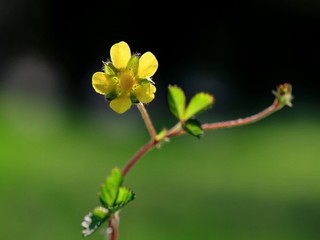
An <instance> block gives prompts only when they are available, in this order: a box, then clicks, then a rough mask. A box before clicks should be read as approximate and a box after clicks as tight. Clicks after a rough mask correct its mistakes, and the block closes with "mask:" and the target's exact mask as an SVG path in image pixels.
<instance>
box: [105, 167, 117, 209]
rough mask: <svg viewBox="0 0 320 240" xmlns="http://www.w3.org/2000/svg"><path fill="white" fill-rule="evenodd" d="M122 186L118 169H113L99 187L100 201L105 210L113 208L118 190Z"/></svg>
mask: <svg viewBox="0 0 320 240" xmlns="http://www.w3.org/2000/svg"><path fill="white" fill-rule="evenodd" d="M121 184H122V174H121V171H120V169H119V168H114V169H112V171H111V174H110V176H109V177H107V179H106V181H105V183H104V184H103V185H102V187H101V191H100V201H101V203H102V204H103V205H104V207H106V208H110V207H113V205H114V203H115V201H116V198H117V195H118V191H119V188H120V186H121Z"/></svg>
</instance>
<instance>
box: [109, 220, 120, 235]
mask: <svg viewBox="0 0 320 240" xmlns="http://www.w3.org/2000/svg"><path fill="white" fill-rule="evenodd" d="M109 228H110V235H109V237H110V240H117V239H118V216H116V215H113V216H112V217H111V218H110V219H109Z"/></svg>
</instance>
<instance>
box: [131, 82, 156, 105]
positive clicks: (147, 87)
mask: <svg viewBox="0 0 320 240" xmlns="http://www.w3.org/2000/svg"><path fill="white" fill-rule="evenodd" d="M155 92H156V87H155V86H154V85H152V84H151V83H150V84H143V85H141V86H140V87H139V88H137V90H136V92H135V95H136V97H137V99H138V100H139V101H140V102H142V103H149V102H151V101H152V100H153V99H154V93H155Z"/></svg>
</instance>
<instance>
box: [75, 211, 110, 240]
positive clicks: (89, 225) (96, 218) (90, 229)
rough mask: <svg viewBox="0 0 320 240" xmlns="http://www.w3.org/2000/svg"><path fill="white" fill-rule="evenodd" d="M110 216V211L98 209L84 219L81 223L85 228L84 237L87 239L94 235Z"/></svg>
mask: <svg viewBox="0 0 320 240" xmlns="http://www.w3.org/2000/svg"><path fill="white" fill-rule="evenodd" d="M110 216H111V215H110V211H109V210H108V209H106V208H104V207H96V208H95V209H94V210H93V211H92V212H89V213H88V214H87V215H86V216H85V217H84V219H83V221H82V223H81V226H82V227H83V230H82V235H83V236H84V237H87V236H89V235H91V234H92V233H94V232H95V231H96V230H97V229H98V228H99V227H100V226H101V224H102V223H103V222H105V221H106V220H107V219H108V218H109V217H110Z"/></svg>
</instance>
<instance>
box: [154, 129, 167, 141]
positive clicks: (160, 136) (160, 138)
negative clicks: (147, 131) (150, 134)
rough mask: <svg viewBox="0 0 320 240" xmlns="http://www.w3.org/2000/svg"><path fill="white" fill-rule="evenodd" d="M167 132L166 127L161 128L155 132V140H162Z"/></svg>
mask: <svg viewBox="0 0 320 240" xmlns="http://www.w3.org/2000/svg"><path fill="white" fill-rule="evenodd" d="M167 132H168V130H167V129H166V128H164V129H162V130H161V131H160V132H159V133H158V134H157V136H156V140H157V141H162V140H163V139H164V138H165V136H166V134H167Z"/></svg>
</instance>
